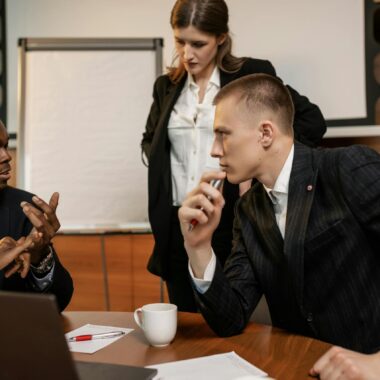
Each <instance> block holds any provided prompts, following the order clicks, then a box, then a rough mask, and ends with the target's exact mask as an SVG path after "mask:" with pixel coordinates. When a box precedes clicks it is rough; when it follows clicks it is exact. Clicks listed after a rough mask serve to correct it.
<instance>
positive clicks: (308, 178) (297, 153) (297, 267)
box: [284, 143, 318, 305]
mask: <svg viewBox="0 0 380 380" xmlns="http://www.w3.org/2000/svg"><path fill="white" fill-rule="evenodd" d="M317 174H318V170H315V169H314V168H313V159H312V151H311V149H309V148H307V147H306V146H304V145H302V144H299V143H295V145H294V159H293V166H292V172H291V174H290V181H289V195H288V207H287V216H286V232H285V242H284V253H285V256H286V257H287V258H288V262H289V270H290V272H291V276H292V278H294V285H295V291H296V296H297V298H298V302H299V304H300V305H302V299H303V280H304V279H303V275H304V242H305V236H306V230H307V226H308V220H309V215H310V210H311V206H312V203H313V199H314V192H315V186H316V181H317Z"/></svg>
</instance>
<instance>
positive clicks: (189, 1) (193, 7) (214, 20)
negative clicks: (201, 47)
mask: <svg viewBox="0 0 380 380" xmlns="http://www.w3.org/2000/svg"><path fill="white" fill-rule="evenodd" d="M170 24H171V26H172V28H173V29H174V28H187V27H189V26H193V27H195V28H197V29H198V30H199V31H201V32H203V33H207V34H211V35H214V36H216V37H219V36H221V35H222V34H225V35H226V39H225V40H224V42H223V43H222V44H221V45H219V46H218V52H217V55H216V64H217V66H218V67H219V69H220V70H222V71H225V72H228V73H234V72H236V71H238V70H239V69H240V68H241V67H242V65H243V63H244V60H245V58H238V57H235V56H233V55H232V53H231V50H232V39H231V36H230V34H229V30H228V7H227V4H226V3H225V1H224V0H177V1H176V3H175V4H174V7H173V9H172V12H171V16H170ZM177 59H178V55H177V54H176V55H175V57H174V59H173V65H172V66H171V67H168V70H169V72H168V75H169V78H170V79H171V81H172V82H174V83H178V82H179V81H180V80H181V78H182V77H183V75H184V74H185V72H186V69H185V67H184V65H183V64H182V63H181V62H179V64H178V66H174V62H175V61H177Z"/></svg>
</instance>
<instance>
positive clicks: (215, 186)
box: [189, 179, 223, 232]
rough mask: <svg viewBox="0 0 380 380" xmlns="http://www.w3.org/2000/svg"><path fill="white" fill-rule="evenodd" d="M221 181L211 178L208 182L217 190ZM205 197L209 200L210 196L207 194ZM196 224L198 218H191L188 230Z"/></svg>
mask: <svg viewBox="0 0 380 380" xmlns="http://www.w3.org/2000/svg"><path fill="white" fill-rule="evenodd" d="M222 183H223V180H222V179H212V180H211V182H210V185H211V186H212V187H213V188H215V189H217V190H219V189H220V187H221V186H222ZM207 199H208V200H211V198H210V197H209V196H208V197H207ZM201 211H203V207H201ZM197 224H198V220H196V219H192V220H191V222H190V224H189V232H191V231H192V230H193V229H194V228H195V227H196V225H197Z"/></svg>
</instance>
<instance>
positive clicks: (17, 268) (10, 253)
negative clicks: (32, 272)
mask: <svg viewBox="0 0 380 380" xmlns="http://www.w3.org/2000/svg"><path fill="white" fill-rule="evenodd" d="M39 240H41V236H40V234H38V233H33V234H31V235H29V236H28V237H27V238H25V237H22V238H20V239H19V240H17V241H16V240H14V239H12V238H11V237H9V236H6V237H4V238H2V239H1V240H0V269H4V268H7V270H6V272H5V277H10V276H11V275H12V274H14V273H16V272H19V273H20V276H21V277H22V278H25V277H26V275H27V274H28V271H29V268H30V254H29V253H28V252H27V250H28V249H30V248H31V247H33V245H34V244H37V243H38V242H39Z"/></svg>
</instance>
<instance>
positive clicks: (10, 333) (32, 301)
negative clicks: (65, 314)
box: [0, 291, 157, 380]
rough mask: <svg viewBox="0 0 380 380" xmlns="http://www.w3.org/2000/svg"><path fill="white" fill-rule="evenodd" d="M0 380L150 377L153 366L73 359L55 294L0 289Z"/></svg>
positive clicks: (108, 379)
mask: <svg viewBox="0 0 380 380" xmlns="http://www.w3.org/2000/svg"><path fill="white" fill-rule="evenodd" d="M0 341H1V354H0V379H1V380H29V379H31V380H32V379H33V380H35V379H41V380H42V379H54V380H90V379H91V380H98V379H99V380H100V379H104V380H106V379H107V380H113V379H118V380H122V379H127V378H133V379H142V380H143V379H151V378H153V376H154V375H155V374H156V372H157V371H156V370H152V369H148V368H140V367H130V366H124V365H114V364H103V363H94V362H74V361H73V359H72V356H71V353H70V351H69V349H68V346H67V343H66V339H65V335H64V331H63V322H62V319H61V316H60V314H59V312H58V308H57V306H56V301H55V297H54V295H49V294H33V293H16V292H2V291H0Z"/></svg>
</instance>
